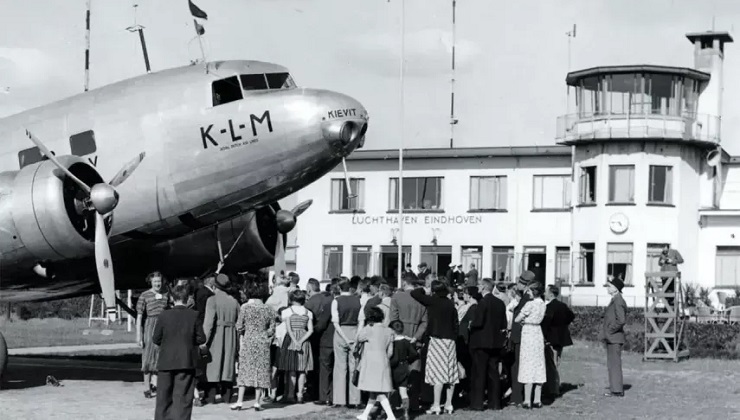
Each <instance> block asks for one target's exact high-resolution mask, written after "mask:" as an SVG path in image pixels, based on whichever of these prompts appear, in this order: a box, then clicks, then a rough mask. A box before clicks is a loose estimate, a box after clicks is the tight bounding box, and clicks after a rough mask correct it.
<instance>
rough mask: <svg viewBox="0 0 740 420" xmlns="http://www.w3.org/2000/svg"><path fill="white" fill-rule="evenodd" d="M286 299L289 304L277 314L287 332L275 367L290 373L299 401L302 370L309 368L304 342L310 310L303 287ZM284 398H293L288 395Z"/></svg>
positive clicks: (303, 380) (303, 383)
mask: <svg viewBox="0 0 740 420" xmlns="http://www.w3.org/2000/svg"><path fill="white" fill-rule="evenodd" d="M288 302H289V303H290V306H288V308H287V309H284V310H283V312H282V314H281V316H282V319H283V322H285V324H286V331H287V334H286V336H285V339H284V340H283V345H282V348H281V349H280V360H279V363H278V369H279V370H283V371H285V372H289V373H290V377H291V378H290V380H291V383H292V385H293V389H295V390H296V393H297V401H298V403H299V404H303V389H304V388H305V386H306V372H309V371H312V370H313V353H312V352H311V343H310V342H309V341H308V340H309V338H311V335H312V334H313V313H312V312H311V311H309V310H308V309H306V308H305V307H304V306H303V305H304V304H305V303H306V292H305V291H303V290H293V291H292V292H290V295H289V297H288ZM296 382H297V385H298V387H297V388H296ZM286 400H287V401H290V402H292V401H295V400H293V398H292V395H291V396H289V397H288V398H286Z"/></svg>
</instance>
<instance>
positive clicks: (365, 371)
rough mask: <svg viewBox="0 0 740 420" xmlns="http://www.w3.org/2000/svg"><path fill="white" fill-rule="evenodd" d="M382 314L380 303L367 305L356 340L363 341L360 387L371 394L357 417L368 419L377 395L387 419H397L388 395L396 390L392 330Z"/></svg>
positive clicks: (360, 419) (358, 385)
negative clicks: (392, 358)
mask: <svg viewBox="0 0 740 420" xmlns="http://www.w3.org/2000/svg"><path fill="white" fill-rule="evenodd" d="M383 317H384V315H383V310H382V309H380V308H378V307H377V306H373V307H370V308H368V310H367V317H366V318H365V322H366V326H365V327H363V328H362V329H361V330H360V331H359V332H358V333H357V343H358V344H359V343H364V346H363V350H362V355H361V356H360V379H359V381H358V382H357V388H359V389H360V390H361V391H365V392H367V393H368V394H369V395H368V398H367V406H366V407H365V411H364V412H363V413H362V414H361V415H359V416H357V418H358V420H367V419H368V416H369V415H370V412H371V411H372V409H373V408H374V407H375V400H376V399H377V400H378V401H380V405H381V407H383V411H385V414H386V416H387V418H388V420H396V417H395V416H394V415H393V408H391V402H390V400H389V399H388V396H387V395H386V394H388V393H390V392H393V380H392V378H391V363H390V359H391V357H392V356H393V331H392V330H391V329H390V328H387V327H386V326H385V325H383V319H384V318H383ZM401 327H403V325H402V326H401Z"/></svg>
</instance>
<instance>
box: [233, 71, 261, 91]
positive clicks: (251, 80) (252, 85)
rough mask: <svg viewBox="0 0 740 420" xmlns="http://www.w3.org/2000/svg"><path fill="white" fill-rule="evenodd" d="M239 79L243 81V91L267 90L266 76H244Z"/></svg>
mask: <svg viewBox="0 0 740 420" xmlns="http://www.w3.org/2000/svg"><path fill="white" fill-rule="evenodd" d="M239 78H240V79H241V81H242V89H244V90H264V89H267V81H266V80H265V75H264V74H242V75H241V76H239Z"/></svg>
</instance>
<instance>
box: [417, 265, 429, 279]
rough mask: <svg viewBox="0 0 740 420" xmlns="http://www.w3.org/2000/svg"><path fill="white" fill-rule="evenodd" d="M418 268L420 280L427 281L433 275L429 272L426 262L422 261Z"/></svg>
mask: <svg viewBox="0 0 740 420" xmlns="http://www.w3.org/2000/svg"><path fill="white" fill-rule="evenodd" d="M417 268H418V269H419V274H417V277H418V278H419V279H420V280H426V278H427V276H429V275H430V274H432V273H431V272H430V271H429V267H428V266H427V263H426V262H424V261H422V262H421V263H420V264H419V266H418V267H417Z"/></svg>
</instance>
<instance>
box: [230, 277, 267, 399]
mask: <svg viewBox="0 0 740 420" xmlns="http://www.w3.org/2000/svg"><path fill="white" fill-rule="evenodd" d="M268 293H269V292H268V289H267V285H266V284H264V283H253V284H251V285H250V286H249V287H248V288H247V290H246V297H247V299H248V300H247V303H245V304H243V305H242V307H241V309H240V310H239V318H238V319H237V321H236V330H237V332H238V334H239V336H240V338H241V340H240V341H241V347H240V348H239V372H238V373H237V376H236V384H237V386H238V387H239V394H238V396H237V400H236V404H234V405H232V406H231V409H232V410H241V409H242V403H243V402H244V391H245V390H246V388H247V387H252V388H254V393H255V403H254V410H255V411H260V410H262V406H261V405H260V401H261V400H262V390H263V389H264V388H270V377H271V372H270V343H271V342H272V336H273V335H274V334H275V312H273V310H272V308H270V307H269V306H267V305H265V303H264V301H265V299H267V297H268V296H269V295H268Z"/></svg>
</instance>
